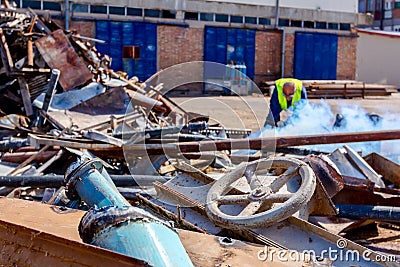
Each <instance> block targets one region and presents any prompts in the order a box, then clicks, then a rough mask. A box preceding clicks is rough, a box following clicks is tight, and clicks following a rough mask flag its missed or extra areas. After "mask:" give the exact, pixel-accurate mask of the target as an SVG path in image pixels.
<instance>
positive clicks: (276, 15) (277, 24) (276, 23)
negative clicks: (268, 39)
mask: <svg viewBox="0 0 400 267" xmlns="http://www.w3.org/2000/svg"><path fill="white" fill-rule="evenodd" d="M278 27H279V0H276V5H275V28H278Z"/></svg>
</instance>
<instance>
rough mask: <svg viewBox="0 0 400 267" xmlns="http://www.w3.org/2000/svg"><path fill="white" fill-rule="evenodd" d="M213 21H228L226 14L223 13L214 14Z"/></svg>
mask: <svg viewBox="0 0 400 267" xmlns="http://www.w3.org/2000/svg"><path fill="white" fill-rule="evenodd" d="M215 21H219V22H228V15H224V14H215Z"/></svg>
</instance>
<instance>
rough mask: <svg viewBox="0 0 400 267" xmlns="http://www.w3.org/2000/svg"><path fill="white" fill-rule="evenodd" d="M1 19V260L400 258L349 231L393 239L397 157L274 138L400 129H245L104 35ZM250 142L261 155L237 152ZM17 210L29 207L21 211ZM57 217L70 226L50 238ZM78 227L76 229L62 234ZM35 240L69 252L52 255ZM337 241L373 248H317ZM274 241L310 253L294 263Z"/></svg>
mask: <svg viewBox="0 0 400 267" xmlns="http://www.w3.org/2000/svg"><path fill="white" fill-rule="evenodd" d="M0 14H1V15H0V41H1V56H2V58H1V59H2V61H1V62H2V63H1V72H0V75H1V79H0V83H1V84H0V103H1V106H0V112H1V118H0V151H1V161H0V195H1V196H4V197H2V198H0V207H1V208H0V214H1V216H0V228H1V229H2V231H0V232H1V233H2V234H0V241H1V244H2V246H3V255H4V253H7V251H9V252H10V253H9V254H7V257H2V259H1V260H0V263H2V264H5V265H8V264H10V263H11V262H13V263H15V264H18V265H22V266H25V265H29V263H30V264H33V265H36V264H38V263H39V262H40V263H41V264H42V265H50V264H51V263H54V264H56V265H57V266H62V265H68V266H69V264H70V263H71V261H72V260H71V258H74V259H73V262H74V264H76V265H85V264H86V265H97V264H99V263H101V262H102V263H104V264H105V263H106V262H107V261H108V262H111V263H114V264H116V263H118V264H119V265H123V264H125V263H130V264H135V265H137V266H147V264H149V265H151V266H193V265H195V266H228V265H229V264H233V265H238V266H245V264H250V266H256V265H260V266H261V265H263V264H265V262H268V263H271V264H273V265H274V266H275V265H276V266H349V265H352V266H396V264H397V263H396V262H395V260H396V257H395V256H393V255H392V254H397V255H399V251H400V250H399V246H400V243H399V239H398V238H397V239H394V238H393V237H392V236H385V237H384V238H386V239H384V240H382V239H380V242H374V241H373V240H372V239H369V238H368V237H365V236H364V237H363V238H362V239H361V238H360V239H359V240H357V242H358V244H356V243H354V242H351V241H350V240H348V239H347V238H346V237H351V236H352V234H353V233H354V231H355V230H360V229H361V231H363V230H362V229H371V228H372V229H380V230H382V229H386V230H387V229H392V230H393V233H397V234H398V232H399V231H398V227H399V222H400V204H399V203H400V201H399V198H400V166H399V165H398V164H396V163H394V162H392V161H390V160H388V159H386V158H384V157H382V156H381V155H379V154H376V153H374V154H370V155H368V156H366V157H364V158H362V157H361V156H359V155H358V154H357V153H356V152H355V151H354V150H353V149H352V148H351V147H350V146H344V147H343V148H342V149H338V150H335V151H334V152H332V153H325V154H318V155H315V154H308V155H300V154H299V153H294V152H295V151H296V150H295V149H292V150H290V148H289V152H291V153H290V155H289V154H288V153H285V154H283V153H278V152H276V153H273V151H274V150H273V149H272V148H275V147H278V148H280V147H286V148H287V147H292V146H298V145H302V144H313V143H314V144H320V143H324V142H325V143H329V142H336V143H340V142H343V143H345V142H351V141H360V140H380V139H379V138H381V139H398V138H399V135H400V134H399V132H398V131H387V132H381V133H379V135H377V134H376V133H364V134H359V135H358V136H357V137H354V136H351V135H346V134H341V135H340V134H337V135H331V136H325V137H321V136H303V137H280V138H270V139H268V138H264V139H262V138H258V139H248V138H245V137H247V136H248V135H249V134H250V131H249V130H246V129H226V128H222V127H221V126H220V125H218V124H213V125H212V124H210V122H209V120H208V118H207V117H206V116H202V115H199V114H193V113H190V112H186V111H185V110H183V109H182V108H181V107H179V106H178V105H176V104H175V103H174V102H173V101H172V100H171V99H169V98H168V97H166V96H165V95H163V94H162V93H161V89H162V87H163V85H162V84H161V83H159V84H157V85H150V84H146V83H144V82H140V81H139V79H138V78H136V77H131V78H129V77H127V76H126V74H125V73H120V72H114V71H113V70H112V69H111V68H110V65H111V58H109V57H108V56H107V55H103V54H101V53H99V52H98V51H97V50H96V48H95V46H94V45H92V44H91V42H96V41H100V40H94V39H90V38H87V37H83V36H80V35H79V34H78V33H76V32H73V31H65V30H64V29H62V28H61V27H60V26H58V25H57V24H56V23H54V22H53V21H52V20H51V18H45V17H43V16H38V15H37V14H35V13H34V12H33V11H31V10H30V11H17V10H14V9H11V8H9V7H3V8H2V9H1V12H0ZM237 137H239V138H238V139H235V138H237ZM250 149H252V150H257V151H258V152H257V153H255V154H254V153H253V154H251V155H250V154H246V153H244V154H243V153H238V154H235V153H233V152H234V151H236V150H250ZM10 199H12V201H11V200H10ZM17 200H18V201H24V203H26V204H23V205H21V204H19V203H20V202H18V201H17ZM27 200H30V201H27ZM38 202H42V203H44V204H46V205H42V204H40V205H42V206H40V207H39V206H37V205H38ZM48 205H51V207H52V210H53V211H54V212H53V213H52V214H51V215H52V216H54V218H56V217H57V218H64V219H59V221H60V220H61V221H64V222H65V225H60V222H59V221H57V219H51V218H50V217H51V216H50V217H47V218H45V217H42V216H41V215H39V213H40V214H42V213H41V212H39V213H37V212H36V211H37V210H40V209H42V212H43V214H47V213H46V212H47V208H45V206H46V207H48ZM7 207H8V208H9V209H12V208H13V207H15V208H17V207H19V209H20V211H19V216H16V217H18V218H12V216H11V215H10V214H9V213H8V212H6V211H5V210H7ZM24 207H25V208H24ZM3 211H4V212H3ZM35 212H36V213H35ZM73 214H76V216H75V217H74V215H73ZM78 215H79V216H78ZM43 216H44V215H43ZM63 216H64V217H63ZM21 218H24V219H21ZM56 221H57V223H56ZM34 222H37V223H34ZM67 222H70V223H71V224H72V223H73V225H74V226H76V227H74V226H72V227H70V226H68V225H69V224H67ZM52 223H53V224H54V225H53V224H52ZM41 224H42V225H46V227H47V228H46V229H43V226H40V225H41ZM78 225H79V226H78ZM21 226H23V227H21ZM52 226H54V227H58V228H59V229H60V228H63V229H64V230H60V231H57V233H56V234H55V235H50V233H53V234H54V232H52ZM24 227H26V228H27V229H30V230H29V231H30V233H28V234H27V236H28V237H26V239H25V240H24V239H23V237H22V236H23V233H25V232H24V229H25V228H24ZM78 227H79V238H80V239H76V237H71V235H67V232H68V229H70V230H71V231H72V233H75V234H77V233H76V232H78ZM176 229H179V235H178V234H177V232H176ZM43 232H45V233H49V236H44V237H43ZM7 233H10V234H9V235H7ZM16 233H19V234H20V236H18V238H17V237H15V236H16V235H18V234H16ZM41 233H42V234H41ZM198 233H201V234H202V235H198ZM209 235H211V236H212V238H208V239H207V236H208V237H209ZM50 236H51V237H50ZM72 236H73V235H72ZM194 236H195V237H194ZM214 236H218V237H219V239H218V241H216V239H215V238H214ZM179 237H180V238H179ZM38 238H42V239H44V240H45V241H49V242H50V240H51V242H52V243H51V244H52V247H53V249H54V247H56V248H58V247H59V248H61V247H63V248H64V249H62V250H61V249H60V250H59V251H52V252H51V253H49V252H48V251H47V250H49V249H51V248H49V247H48V246H47V245H46V242H44V243H35V242H34V241H35V240H37V239H38ZM60 238H61V239H60ZM62 238H65V239H66V240H67V241H68V242H62ZM74 238H75V239H74ZM27 240H30V241H29V242H28V243H24V242H25V241H27ZM32 240H33V241H32ZM60 240H61V241H60ZM74 240H75V241H76V240H77V243H74V242H75V241H74ZM82 241H83V242H84V243H86V244H90V245H94V246H96V247H101V248H105V249H107V251H109V252H107V251H105V250H103V251H102V250H96V249H93V248H91V247H85V246H84V245H82V244H80V243H82ZM241 241H247V242H251V243H254V244H251V243H246V244H245V243H243V242H241ZM79 242H80V243H79ZM340 242H341V243H340ZM343 242H346V245H345V246H344V245H343ZM65 244H75V245H74V246H72V245H71V246H70V247H69V248H68V250H65V247H66V245H65ZM79 244H80V245H79ZM196 244H198V245H197V246H195V245H196ZM260 245H262V246H260ZM364 245H365V246H367V247H369V248H370V249H371V250H370V249H367V248H366V247H364ZM76 246H80V250H79V251H78V250H72V247H76ZM390 246H391V247H390ZM17 247H18V248H17ZM260 248H262V249H261V251H260ZM328 248H336V249H338V248H339V249H341V250H343V251H345V252H352V253H355V252H357V253H358V255H363V256H365V255H368V258H365V257H361V258H358V259H354V258H352V259H349V258H346V259H344V260H343V258H336V259H332V258H331V257H330V256H329V257H328V256H327V255H324V254H323V253H322V254H321V252H322V251H323V250H326V249H328ZM86 249H88V251H86ZM89 249H92V250H91V252H89ZM13 250H14V251H15V250H18V251H19V252H18V253H11V251H13ZM305 250H308V251H311V250H312V251H314V252H315V254H314V255H305V254H306V253H304V251H305ZM61 251H62V252H61ZM65 251H71V253H76V255H75V256H74V257H73V255H70V254H68V253H66V252H65ZM110 251H114V252H117V253H119V254H115V255H114V254H107V253H111V252H110ZM271 251H275V252H278V251H281V252H282V251H286V252H288V251H295V252H296V253H298V254H299V255H303V256H304V257H302V258H301V259H300V258H296V259H291V258H287V261H286V262H285V261H282V258H278V257H275V258H274V257H273V253H272V254H270V253H271ZM250 252H251V253H250ZM85 253H87V254H85ZM252 253H253V254H252ZM78 254H79V255H81V256H82V257H80V256H79V259H78V256H77V255H78ZM93 254H95V255H98V259H97V261H96V259H93V256H92V258H91V257H88V256H87V255H93ZM60 255H61V256H60ZM108 255H109V258H107V259H106V260H105V259H104V258H105V257H108ZM123 255H125V256H123ZM318 255H322V256H321V257H319V256H318ZM346 255H347V254H346ZM351 255H353V254H351ZM267 256H268V257H267ZM336 256H337V255H336ZM24 257H27V258H30V257H31V258H30V260H27V258H24ZM382 257H386V258H385V259H387V260H386V262H379V261H374V260H377V259H379V258H380V259H382ZM130 260H132V261H130ZM133 260H135V261H133ZM368 260H371V261H368ZM397 260H398V258H397ZM224 264H225V265H224ZM323 264H324V265H323ZM127 265H128V264H127Z"/></svg>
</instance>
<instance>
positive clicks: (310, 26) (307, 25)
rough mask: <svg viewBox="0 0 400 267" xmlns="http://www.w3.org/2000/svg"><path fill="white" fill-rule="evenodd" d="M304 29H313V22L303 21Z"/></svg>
mask: <svg viewBox="0 0 400 267" xmlns="http://www.w3.org/2000/svg"><path fill="white" fill-rule="evenodd" d="M304 28H314V21H304Z"/></svg>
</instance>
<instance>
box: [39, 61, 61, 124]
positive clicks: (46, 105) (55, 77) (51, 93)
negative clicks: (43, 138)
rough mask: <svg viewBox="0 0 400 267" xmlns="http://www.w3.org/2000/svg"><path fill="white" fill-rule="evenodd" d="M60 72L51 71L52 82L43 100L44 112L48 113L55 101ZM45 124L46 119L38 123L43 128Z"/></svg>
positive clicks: (41, 118)
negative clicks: (53, 100)
mask: <svg viewBox="0 0 400 267" xmlns="http://www.w3.org/2000/svg"><path fill="white" fill-rule="evenodd" d="M60 73H61V72H60V70H58V69H52V70H51V75H50V81H49V83H48V84H47V86H48V87H47V90H46V95H45V97H44V100H43V106H42V110H43V111H44V112H47V111H48V110H49V107H50V105H51V101H52V99H53V96H54V94H55V92H56V87H57V83H58V78H59V77H60ZM43 122H44V118H43V117H40V118H39V122H38V126H39V127H40V126H42V124H43Z"/></svg>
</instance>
